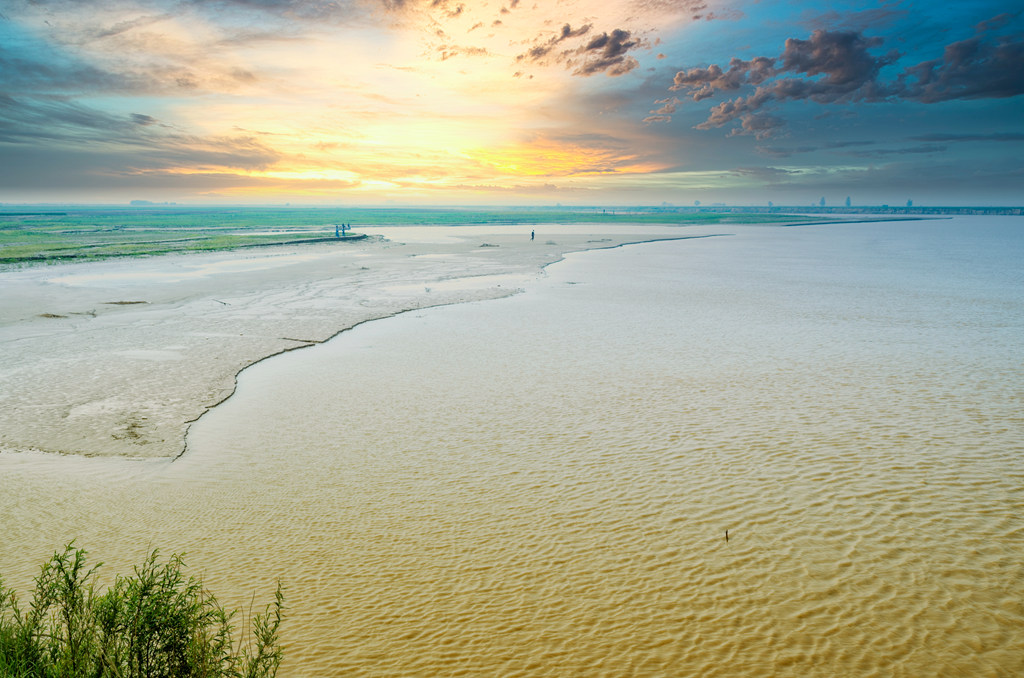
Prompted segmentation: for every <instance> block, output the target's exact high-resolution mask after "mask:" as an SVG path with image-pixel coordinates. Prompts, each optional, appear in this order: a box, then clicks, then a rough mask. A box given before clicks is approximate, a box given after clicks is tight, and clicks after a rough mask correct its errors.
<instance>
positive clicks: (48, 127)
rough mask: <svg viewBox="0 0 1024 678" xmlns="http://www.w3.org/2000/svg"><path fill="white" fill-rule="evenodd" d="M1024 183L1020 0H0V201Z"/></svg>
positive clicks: (677, 201)
mask: <svg viewBox="0 0 1024 678" xmlns="http://www.w3.org/2000/svg"><path fill="white" fill-rule="evenodd" d="M847 198H849V199H850V202H851V204H852V205H879V204H892V205H904V204H906V203H907V201H908V200H912V201H913V203H914V204H915V205H920V206H927V205H1014V206H1020V205H1022V204H1024V9H1022V6H1021V5H1020V3H1019V0H1014V1H995V0H945V1H938V0H928V1H926V0H878V1H875V2H872V1H870V0H868V1H861V2H852V1H846V0H835V1H828V0H813V1H810V0H493V1H492V0H308V1H301V0H0V202H3V203H7V204H10V203H38V202H84V203H123V202H127V201H129V200H150V201H154V202H164V201H167V202H177V203H183V204H218V203H223V204H240V203H253V204H282V203H291V204H324V205H378V204H379V205H392V204H398V205H555V204H562V205H566V206H569V205H662V204H671V205H680V206H685V205H693V204H695V203H697V202H700V203H701V204H704V205H711V204H716V203H726V204H737V205H766V204H768V203H769V201H771V202H773V203H774V204H776V205H809V204H820V201H821V200H822V199H824V200H825V201H826V204H827V205H833V206H841V205H843V204H845V201H846V199H847Z"/></svg>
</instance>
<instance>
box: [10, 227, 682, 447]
mask: <svg viewBox="0 0 1024 678" xmlns="http://www.w3.org/2000/svg"><path fill="white" fill-rule="evenodd" d="M386 231H387V233H388V234H389V235H390V236H391V237H390V238H385V237H384V235H383V233H384V231H379V230H378V231H375V230H374V229H368V232H369V233H370V235H371V237H370V238H367V239H365V240H361V241H355V242H339V243H321V244H302V245H292V246H280V247H269V248H261V249H259V250H238V251H232V252H218V253H209V254H191V255H168V256H160V257H142V258H125V259H113V260H107V261H102V262H92V263H75V264H57V265H49V266H38V267H29V268H22V269H8V270H3V271H0V281H2V282H0V285H2V287H3V290H4V294H3V297H2V299H0V346H2V347H3V348H2V350H3V356H4V359H3V361H2V363H0V452H26V451H41V452H47V453H59V454H76V455H87V456H107V455H117V456H125V457H145V458H159V457H174V456H177V455H179V454H180V453H181V452H182V450H183V449H184V437H185V433H186V431H187V430H188V426H189V424H190V422H192V421H194V420H195V419H197V418H198V417H199V416H200V415H202V414H203V413H204V412H205V411H207V410H208V409H209V408H211V407H213V406H214V405H216V404H217V403H219V402H221V401H223V400H224V399H225V398H226V397H227V396H229V395H230V394H231V393H232V392H233V390H234V387H235V376H236V375H237V374H238V372H239V371H240V370H241V369H243V368H244V367H246V366H247V365H251V364H253V363H255V362H258V361H260V360H262V359H264V358H266V357H269V356H271V355H275V354H278V353H281V352H284V351H289V350H293V349H296V348H301V347H304V346H309V345H312V344H316V343H320V342H323V341H325V340H327V339H329V338H330V337H332V336H334V335H335V334H337V333H338V332H341V331H344V330H345V329H347V328H351V327H353V326H355V325H358V324H360V323H362V322H365V321H368V320H372V319H376V318H382V317H387V316H390V315H394V314H397V313H400V312H403V311H408V310H412V309H417V308H424V307H428V306H438V305H445V304H452V303H459V302H464V301H473V300H483V299H491V298H497V297H502V296H507V295H509V294H512V293H514V292H515V291H516V290H517V284H518V283H521V282H522V281H524V280H527V279H529V278H530V277H533V276H537V275H540V274H542V270H543V267H544V266H545V265H547V264H549V263H551V262H554V261H557V260H559V259H560V258H561V257H562V256H563V255H564V254H565V253H567V252H572V251H578V250H583V249H592V248H601V247H614V246H617V245H621V244H624V243H627V242H636V241H642V240H649V239H660V238H673V237H687V236H690V235H694V233H693V232H691V230H690V229H686V230H685V231H684V230H683V229H678V228H675V229H673V228H671V227H658V226H654V227H636V228H627V227H622V226H619V227H613V228H609V227H603V228H602V227H594V228H588V227H586V226H572V227H551V228H546V229H544V230H543V232H542V234H538V237H537V239H536V240H533V241H531V239H530V235H529V229H528V228H524V227H522V226H519V227H515V228H512V227H508V228H504V229H503V228H500V227H498V228H495V227H480V228H472V227H462V228H437V227H434V228H429V229H422V228H419V229H418V228H406V229H393V228H392V229H386Z"/></svg>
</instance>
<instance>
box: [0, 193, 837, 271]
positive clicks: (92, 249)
mask: <svg viewBox="0 0 1024 678" xmlns="http://www.w3.org/2000/svg"><path fill="white" fill-rule="evenodd" d="M800 220H811V217H797V216H792V215H784V214H756V213H753V214H751V213H744V214H729V213H721V212H697V211H685V212H680V211H673V210H665V209H660V208H633V209H631V210H628V209H615V210H602V209H600V208H592V209H526V208H523V209H455V208H438V209H427V208H423V209H397V208H396V209H387V208H303V207H295V208H292V207H234V208H217V207H209V208H188V207H60V208H52V209H49V208H14V207H6V208H0V264H30V263H45V262H51V261H67V260H85V259H103V258H109V257H123V256H141V255H158V254H167V253H172V252H199V251H211V250H228V249H234V248H240V247H252V246H259V245H272V244H285V243H290V242H295V241H296V240H303V239H309V238H318V237H333V235H334V225H335V224H340V223H346V224H352V228H353V231H355V232H358V230H359V228H360V227H367V226H458V225H486V224H494V225H510V224H511V225H523V226H529V225H534V224H544V223H549V224H550V223H561V224H580V223H595V224H662V225H675V226H694V225H707V224H727V223H744V224H750V223H764V224H771V223H784V222H793V221H800ZM819 220H820V219H819Z"/></svg>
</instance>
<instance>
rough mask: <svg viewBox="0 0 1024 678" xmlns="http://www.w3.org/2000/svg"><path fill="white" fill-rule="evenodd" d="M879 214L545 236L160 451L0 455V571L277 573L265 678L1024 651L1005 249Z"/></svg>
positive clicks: (244, 381) (924, 658)
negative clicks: (597, 246)
mask: <svg viewBox="0 0 1024 678" xmlns="http://www.w3.org/2000/svg"><path fill="white" fill-rule="evenodd" d="M874 228H881V227H874ZM901 228H904V229H906V230H903V231H899V234H900V235H901V237H896V236H894V235H892V234H891V233H890V232H888V231H886V230H878V231H871V230H867V231H865V230H863V229H862V230H856V231H853V230H840V231H835V232H833V233H832V234H830V235H829V237H828V238H827V239H824V240H822V238H821V235H820V234H821V231H819V230H813V229H787V230H786V231H779V230H777V229H772V230H769V229H741V230H740V231H739V232H738V234H737V236H736V237H735V238H731V239H726V238H715V239H705V240H693V241H686V242H678V243H657V244H653V245H645V246H638V247H632V248H626V249H622V250H616V251H614V252H604V253H587V254H583V255H574V256H573V257H570V259H569V261H567V262H564V263H562V264H558V265H556V266H554V267H551V268H550V269H548V271H549V273H548V276H547V278H546V279H545V280H543V281H539V282H536V283H531V284H529V285H528V288H529V291H528V292H527V293H526V294H523V295H518V296H515V297H510V298H505V299H500V300H494V301H487V302H482V303H471V304H464V305H456V306H448V307H445V308H439V309H429V310H423V311H414V312H412V313H407V314H403V315H401V316H399V317H396V318H392V319H388V320H386V321H382V322H379V323H370V324H365V325H362V326H360V327H358V328H356V329H354V330H353V331H351V332H349V333H346V334H345V335H343V336H341V337H339V338H338V339H336V340H334V341H332V342H330V343H328V344H324V345H322V346H318V347H316V348H313V349H310V350H307V351H300V352H294V353H290V354H288V355H286V356H281V357H278V358H275V359H273V360H269V361H266V362H263V363H261V364H260V365H257V366H255V367H253V368H251V369H249V370H246V371H245V372H243V373H242V375H241V376H240V379H239V389H238V392H237V393H236V394H235V396H234V397H232V398H231V399H229V400H228V401H227V402H225V403H224V404H222V405H221V406H219V407H217V408H216V409H214V410H213V411H211V412H210V413H209V414H208V415H207V416H204V417H203V418H202V419H200V420H199V421H198V422H197V423H196V424H195V426H194V427H193V429H192V431H191V433H190V436H189V450H188V452H187V454H185V455H184V456H183V457H182V458H180V459H179V460H177V461H175V462H173V463H170V462H167V461H164V460H151V461H142V462H134V463H129V462H125V461H122V460H118V459H80V458H70V459H54V458H52V457H50V456H47V455H0V464H2V466H0V470H2V476H0V477H2V478H3V480H4V484H5V489H6V488H8V487H9V488H14V489H15V491H13V492H5V493H0V511H2V514H3V515H4V516H6V518H5V527H6V528H7V529H5V530H4V531H3V536H2V537H0V539H2V540H3V541H2V542H0V544H2V547H3V548H0V572H4V573H5V574H9V575H10V576H12V577H13V578H14V581H16V582H22V583H23V582H25V581H27V578H28V577H29V576H30V574H31V570H32V567H35V566H37V565H38V563H39V562H41V560H42V559H43V558H44V557H45V555H46V553H47V552H48V551H52V548H53V544H58V543H60V541H61V540H63V539H67V538H71V537H75V536H77V537H79V538H80V539H81V543H83V544H85V545H86V546H89V547H92V548H93V549H94V550H95V551H96V555H97V557H101V558H103V559H104V560H107V561H108V566H107V567H108V568H110V569H111V570H112V571H119V570H120V571H123V570H125V569H127V568H128V567H130V564H131V563H132V562H135V561H137V560H139V559H140V558H141V557H142V555H143V554H144V553H145V552H146V550H147V549H148V548H149V546H150V545H157V546H160V547H161V548H164V549H166V550H185V551H187V552H188V553H189V554H190V555H189V557H188V559H187V562H189V563H190V564H191V565H192V566H193V567H194V568H197V569H198V570H199V571H201V572H203V573H205V575H206V577H207V581H208V583H209V584H210V587H211V588H212V589H213V590H215V591H218V592H221V591H224V592H226V598H227V600H228V602H230V603H233V604H238V605H247V604H248V602H249V597H250V596H251V595H252V593H253V592H254V591H255V592H256V594H257V599H261V598H262V599H269V597H270V595H271V593H272V590H273V580H274V579H275V578H277V577H280V578H282V579H284V581H285V582H286V585H287V590H288V599H287V600H288V605H289V608H290V609H289V614H290V616H289V619H288V622H287V627H286V631H285V632H286V638H285V641H286V645H287V649H286V655H287V660H286V665H285V666H284V667H283V669H282V675H287V676H307V675H365V676H407V675H422V676H434V675H473V676H497V675H501V676H505V675H510V676H536V675H541V676H544V675H550V676H565V675H583V676H632V675H636V676H663V675H694V676H709V675H710V676H765V675H792V676H869V675H884V676H923V675H927V676H960V675H980V676H1013V675H1020V674H1022V673H1024V560H1022V559H1021V557H1020V556H1021V553H1024V528H1022V526H1021V523H1020V516H1021V515H1024V490H1022V489H1021V488H1022V487H1024V445H1022V442H1021V441H1022V440H1024V417H1022V415H1021V412H1022V409H1021V407H1020V405H1021V388H1022V385H1024V365H1022V364H1021V362H1020V359H1019V352H1018V351H1019V337H1020V336H1021V330H1022V329H1024V328H1022V322H1024V312H1022V311H1024V298H1022V294H1021V292H1020V291H1019V290H1020V288H1019V287H1017V286H1016V281H1017V279H1018V278H1019V272H1017V269H1016V268H1014V267H1013V266H1009V267H1007V266H1006V264H1007V262H1013V261H1019V260H1020V259H1018V258H1016V257H1018V256H1019V255H1020V254H1021V251H1020V250H1021V242H1020V240H1019V239H1011V240H1009V241H1007V242H1005V243H1000V247H999V248H997V249H998V250H999V251H998V252H997V253H996V255H995V256H994V258H993V259H991V260H985V261H973V260H971V257H972V256H974V254H972V252H971V250H970V243H969V242H968V243H962V242H959V241H957V240H956V239H955V238H953V235H951V232H946V231H943V233H945V235H946V236H947V237H949V238H950V239H951V240H950V241H949V242H948V243H946V244H943V243H941V242H934V241H932V240H930V239H928V238H925V240H924V241H922V240H920V238H921V237H922V233H924V234H925V235H927V234H929V233H931V232H930V231H924V232H920V231H914V230H913V229H914V228H919V227H918V226H911V225H908V226H904V227H901ZM935 248H937V251H934V252H930V253H929V254H928V255H927V256H925V255H923V254H921V252H922V251H923V250H927V249H935ZM975 254H976V253H975ZM977 256H979V257H980V256H981V255H977ZM982 263H984V264H986V266H985V267H982V268H978V266H979V265H980V264H982ZM896 264H899V265H896ZM1000 266H1003V268H999V267H1000ZM726 530H728V531H729V539H728V540H726V535H725V531H726Z"/></svg>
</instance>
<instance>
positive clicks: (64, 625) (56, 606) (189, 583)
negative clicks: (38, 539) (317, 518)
mask: <svg viewBox="0 0 1024 678" xmlns="http://www.w3.org/2000/svg"><path fill="white" fill-rule="evenodd" d="M183 566H184V563H183V562H182V559H181V557H179V556H172V557H171V558H170V560H168V561H166V562H164V563H161V562H159V560H158V553H157V552H156V551H153V553H152V554H151V555H150V556H149V558H147V559H146V562H144V563H143V564H142V565H139V566H137V567H136V568H135V574H134V576H129V577H121V576H119V577H117V579H116V580H115V581H114V583H113V585H112V586H110V587H109V588H107V590H106V591H104V592H102V593H101V592H100V591H99V590H98V589H97V587H96V584H95V578H96V571H97V569H99V567H100V565H95V566H93V567H87V565H86V552H85V551H83V550H82V549H79V548H75V547H74V545H73V544H69V545H68V546H67V547H66V548H65V549H64V551H63V552H58V553H55V554H54V555H53V558H52V559H50V561H49V562H47V563H46V564H45V565H43V567H42V571H41V573H40V574H39V576H38V577H37V578H36V580H35V590H34V592H33V595H32V600H31V602H30V603H29V604H28V606H27V607H25V608H22V607H21V606H20V605H19V604H18V599H17V596H16V595H15V594H14V592H12V591H10V590H8V589H5V588H4V586H3V582H0V676H4V677H10V678H65V677H66V678H93V677H94V678H136V677H139V678H141V677H143V676H145V677H146V678H189V677H191V676H204V677H206V678H221V677H223V678H272V677H273V676H275V675H276V674H277V669H278V667H279V666H280V664H281V658H282V652H281V646H280V643H279V640H278V631H279V629H280V626H281V619H282V611H283V601H284V598H283V594H282V592H281V585H280V584H278V586H277V592H276V594H275V597H274V602H273V603H271V604H269V605H267V606H266V608H265V609H264V611H263V613H261V614H257V615H255V616H254V617H253V618H252V619H251V620H248V621H247V622H246V623H244V624H243V626H244V630H245V631H246V634H245V635H244V637H242V638H241V639H240V640H236V636H237V635H238V634H236V628H235V627H234V626H233V625H232V622H233V620H234V615H235V612H228V611H226V610H225V609H224V608H223V607H221V606H220V604H219V603H218V602H217V599H216V598H215V597H214V596H213V595H212V594H211V593H209V592H208V591H206V590H205V589H204V588H203V585H202V582H200V581H199V580H197V579H195V578H193V577H188V578H186V577H185V575H184V574H183V573H182V568H183Z"/></svg>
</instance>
